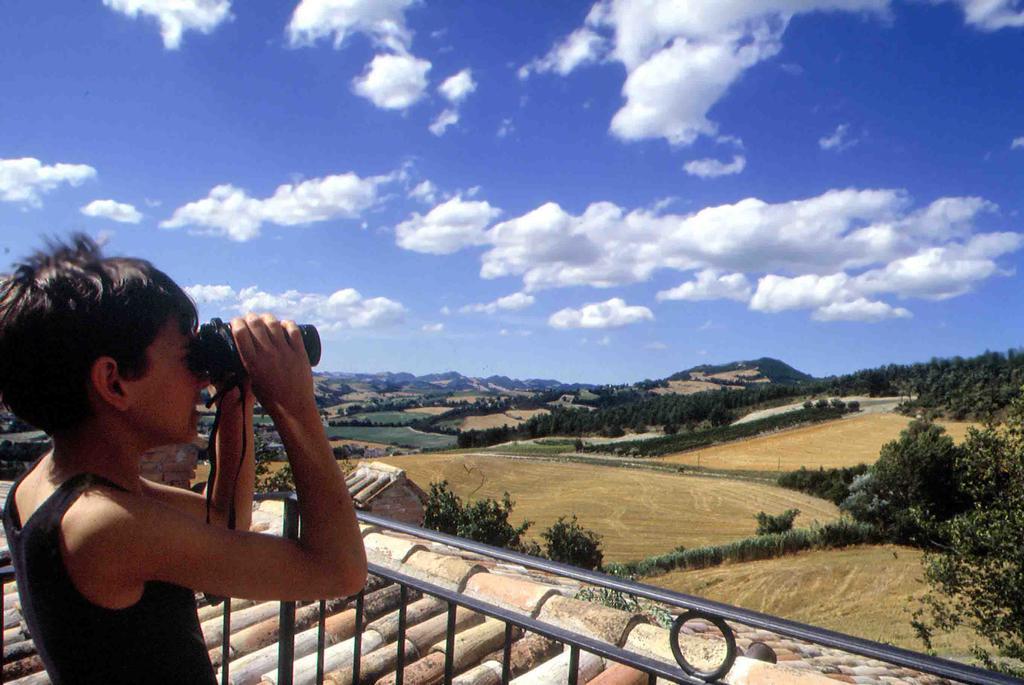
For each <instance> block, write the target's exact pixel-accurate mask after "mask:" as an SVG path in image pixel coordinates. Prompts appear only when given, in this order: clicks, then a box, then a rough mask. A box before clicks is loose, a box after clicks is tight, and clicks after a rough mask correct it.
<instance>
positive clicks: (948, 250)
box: [445, 189, 1024, 318]
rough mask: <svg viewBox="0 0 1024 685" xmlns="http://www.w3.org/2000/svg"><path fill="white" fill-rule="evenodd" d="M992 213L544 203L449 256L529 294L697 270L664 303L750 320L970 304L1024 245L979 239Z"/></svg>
mask: <svg viewBox="0 0 1024 685" xmlns="http://www.w3.org/2000/svg"><path fill="white" fill-rule="evenodd" d="M996 209H997V208H996V206H995V205H993V204H992V203H991V202H988V201H986V200H984V199H983V198H978V197H946V198H939V199H937V200H935V201H934V202H932V203H930V204H928V205H925V206H924V207H921V208H914V207H913V203H912V201H911V199H910V197H909V196H908V195H907V193H906V192H905V191H902V190H892V189H888V190H886V189H878V190H857V189H845V190H830V191H828V192H826V193H823V194H822V195H819V196H817V197H811V198H806V199H799V200H792V201H789V202H780V203H775V204H769V203H766V202H764V201H762V200H759V199H756V198H747V199H744V200H740V201H739V202H736V203H734V204H729V205H719V206H713V207H706V208H704V209H701V210H699V211H697V212H694V213H690V214H665V213H662V212H661V211H660V210H654V209H650V208H643V209H635V210H632V211H627V210H625V209H623V208H621V207H618V206H616V205H614V204H612V203H608V202H595V203H593V204H591V205H590V206H589V207H587V208H586V209H585V210H584V212H583V213H582V214H580V215H572V214H569V213H568V212H566V211H565V210H564V209H562V208H561V207H560V206H559V205H557V204H555V203H547V204H544V205H541V206H540V207H537V208H536V209H534V210H531V211H529V212H527V213H526V214H523V215H522V216H518V217H513V218H510V219H507V220H505V221H503V222H500V223H498V224H496V225H494V226H493V227H492V228H490V229H489V230H487V231H485V232H483V233H482V234H481V233H478V232H473V233H472V240H464V241H455V242H454V243H453V244H451V245H450V246H449V248H447V249H446V250H445V252H448V251H453V250H455V249H458V247H460V246H467V245H475V244H485V245H489V246H490V249H488V250H487V251H486V252H484V254H483V255H482V257H481V267H480V275H481V277H483V278H486V279H493V278H502V277H506V276H520V277H521V278H522V282H523V285H524V290H525V291H526V292H534V291H537V290H542V289H546V288H559V287H569V286H590V287H597V288H608V287H614V286H621V285H627V284H630V283H638V282H643V281H647V280H649V279H650V278H651V277H652V275H653V274H654V272H655V271H657V270H660V269H670V270H674V271H684V272H685V271H698V272H699V274H698V276H697V278H696V279H695V280H693V281H691V282H688V283H683V284H682V285H681V286H679V287H677V288H674V289H671V290H666V291H662V292H661V293H659V299H661V300H668V299H691V300H692V299H702V298H704V299H706V298H711V297H719V298H730V299H735V300H738V301H743V300H748V299H749V300H750V307H751V308H752V309H754V310H757V311H762V312H769V313H771V312H779V311H785V310H789V309H818V308H820V307H827V306H828V305H830V304H832V303H850V302H854V301H856V300H858V299H859V298H866V299H868V300H870V301H874V300H877V299H878V295H879V294H884V293H892V294H896V295H898V296H900V297H914V298H928V299H941V298H946V297H954V296H957V295H961V294H964V293H967V292H969V291H970V290H971V289H973V287H974V285H975V284H977V283H979V282H980V281H982V280H985V279H987V278H990V277H995V276H999V275H1002V274H1005V273H1006V270H1005V269H1003V268H1001V267H1000V266H999V265H998V264H997V262H996V260H997V259H999V258H1000V257H1002V256H1004V255H1006V254H1009V253H1011V252H1014V251H1017V250H1019V249H1020V248H1021V247H1022V246H1024V238H1022V235H1021V234H1018V233H1013V232H994V233H976V232H975V231H976V228H975V223H976V221H977V220H978V218H979V217H980V216H981V215H983V214H987V213H992V212H994V211H995V210H996ZM482 223H483V222H480V223H478V224H477V225H478V226H479V225H482ZM752 281H758V285H757V288H756V289H755V292H754V294H753V295H751V293H750V291H751V286H750V283H751V282H752ZM873 306H874V308H875V311H876V312H877V311H878V310H879V307H878V306H877V305H873ZM820 316H826V317H827V316H831V317H833V318H836V317H838V316H839V314H838V313H836V312H834V311H832V310H829V312H828V313H825V314H821V315H820Z"/></svg>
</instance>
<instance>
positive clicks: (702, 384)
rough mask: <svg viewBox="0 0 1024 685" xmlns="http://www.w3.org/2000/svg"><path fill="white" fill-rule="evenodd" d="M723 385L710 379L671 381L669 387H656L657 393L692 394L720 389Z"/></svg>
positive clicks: (654, 391) (655, 391)
mask: <svg viewBox="0 0 1024 685" xmlns="http://www.w3.org/2000/svg"><path fill="white" fill-rule="evenodd" d="M721 387H722V386H720V385H718V384H716V383H710V382H708V381H669V382H668V387H667V388H654V389H652V390H651V392H653V393H654V394H655V395H692V394H694V393H696V392H705V391H708V390H718V389H719V388H721Z"/></svg>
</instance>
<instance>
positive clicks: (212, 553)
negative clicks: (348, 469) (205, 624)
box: [62, 315, 366, 606]
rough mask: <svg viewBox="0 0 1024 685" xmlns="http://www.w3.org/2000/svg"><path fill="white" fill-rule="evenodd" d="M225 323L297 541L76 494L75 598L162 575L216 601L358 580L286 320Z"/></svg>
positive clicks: (337, 481) (70, 529)
mask: <svg viewBox="0 0 1024 685" xmlns="http://www.w3.org/2000/svg"><path fill="white" fill-rule="evenodd" d="M232 328H233V331H234V333H235V340H236V343H237V344H238V348H239V351H240V353H241V356H242V360H243V363H245V365H246V370H247V371H248V372H249V375H250V377H251V378H252V381H253V390H254V392H255V394H256V396H257V397H258V398H259V400H260V402H261V404H262V405H263V406H264V407H265V408H266V409H267V411H268V412H269V413H270V415H271V417H272V418H273V419H274V423H275V425H276V426H277V428H278V431H279V432H280V434H281V438H282V440H283V441H284V444H285V447H286V448H287V451H288V459H289V461H290V462H291V465H292V470H293V472H294V474H295V483H296V491H297V493H298V499H299V510H300V513H301V516H302V526H301V527H300V532H299V538H298V540H287V539H282V538H277V537H272V536H267V535H260V534H256V533H249V532H245V531H241V530H239V531H230V530H226V529H224V528H221V527H218V526H207V525H205V524H204V523H203V522H202V521H198V520H196V519H195V517H193V516H190V515H188V514H187V513H185V512H182V511H180V510H179V509H177V508H175V507H171V506H167V505H166V504H165V503H163V502H160V501H156V500H154V499H153V498H146V497H137V496H133V495H131V494H130V493H122V492H108V493H103V496H102V497H83V498H81V499H80V500H79V501H77V502H76V503H75V504H74V505H72V507H71V509H69V511H68V515H67V516H65V518H64V522H63V524H62V531H63V533H64V543H65V549H66V554H65V560H66V562H67V565H68V569H69V572H70V573H71V575H72V579H73V580H74V581H75V584H76V586H78V587H79V589H80V590H81V591H82V592H83V594H85V595H86V596H87V597H90V598H97V599H101V600H102V597H104V596H107V595H103V593H104V592H108V593H111V595H110V596H124V593H126V592H127V589H128V588H133V589H135V590H137V592H139V593H141V591H142V590H141V588H142V586H143V584H144V583H145V582H146V581H149V580H162V581H166V582H171V583H176V584H178V585H182V586H185V587H190V588H193V589H196V590H202V591H205V592H210V593H214V594H218V595H222V596H231V597H249V598H253V599H312V598H323V597H339V596H346V595H349V594H353V593H355V592H356V591H358V590H359V589H360V588H361V587H362V585H363V583H364V582H365V579H366V553H365V550H364V548H363V542H362V536H361V534H360V531H359V526H358V523H357V522H356V517H355V510H354V508H353V506H352V500H351V498H350V497H349V494H348V490H347V489H346V488H345V482H344V480H343V479H342V477H341V471H340V469H339V468H338V465H337V463H336V462H335V460H334V455H333V454H332V453H331V450H330V445H329V444H328V441H327V436H326V435H325V434H324V430H323V425H322V424H321V423H320V416H319V412H318V411H317V407H316V403H315V401H314V399H313V380H312V372H311V370H310V368H309V361H308V359H307V358H306V353H305V349H304V347H303V344H302V336H301V334H300V333H299V329H298V327H297V326H296V325H295V324H294V323H293V322H284V323H283V324H282V323H280V322H277V321H276V320H274V319H273V317H269V316H265V317H262V318H261V317H255V316H251V315H250V316H249V317H247V318H246V319H245V320H242V319H235V321H233V322H232ZM112 588H123V589H120V590H114V589H112ZM117 592H121V593H122V595H117V594H116V593H117ZM111 601H116V600H111ZM98 603H100V604H103V605H105V606H109V603H104V602H103V601H100V602H98Z"/></svg>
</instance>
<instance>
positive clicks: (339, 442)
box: [330, 438, 392, 448]
mask: <svg viewBox="0 0 1024 685" xmlns="http://www.w3.org/2000/svg"><path fill="white" fill-rule="evenodd" d="M330 443H331V447H342V446H343V445H352V446H353V447H371V448H372V447H384V448H387V447H392V445H388V444H387V443H384V442H368V441H366V440H345V439H344V438H335V439H333V440H331V441H330Z"/></svg>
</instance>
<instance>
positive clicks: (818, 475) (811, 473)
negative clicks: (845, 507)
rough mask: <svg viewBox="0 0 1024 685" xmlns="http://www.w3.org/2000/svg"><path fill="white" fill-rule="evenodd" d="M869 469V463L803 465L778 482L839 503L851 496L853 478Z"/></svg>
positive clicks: (791, 488)
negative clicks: (828, 467) (830, 466)
mask: <svg viewBox="0 0 1024 685" xmlns="http://www.w3.org/2000/svg"><path fill="white" fill-rule="evenodd" d="M867 470H868V465H867V464H858V465H857V466H849V467H845V468H838V469H826V468H824V467H819V468H818V469H817V470H814V469H808V468H806V467H803V466H801V467H800V469H799V470H797V471H790V472H788V473H784V474H782V475H781V476H779V480H778V481H777V482H778V484H779V485H780V486H782V487H784V488H789V489H790V490H798V491H799V492H803V493H806V494H808V495H813V496H814V497H821V498H822V499H827V500H828V501H829V502H832V503H833V504H836V505H838V504H842V503H843V501H844V500H845V499H846V498H847V497H849V496H850V484H851V483H853V479H854V478H856V477H857V476H860V475H862V474H864V473H867Z"/></svg>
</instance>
